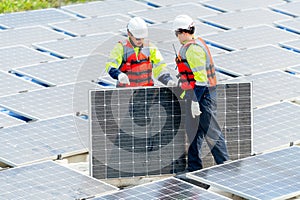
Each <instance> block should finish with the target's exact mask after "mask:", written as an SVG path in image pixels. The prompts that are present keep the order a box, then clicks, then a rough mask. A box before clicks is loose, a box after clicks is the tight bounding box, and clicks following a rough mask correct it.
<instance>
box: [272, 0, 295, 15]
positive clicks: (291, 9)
mask: <svg viewBox="0 0 300 200" xmlns="http://www.w3.org/2000/svg"><path fill="white" fill-rule="evenodd" d="M270 7H271V8H272V9H274V10H275V11H278V12H281V13H284V14H287V15H291V16H293V17H299V16H300V2H297V1H295V2H290V3H285V4H279V5H274V6H270Z"/></svg>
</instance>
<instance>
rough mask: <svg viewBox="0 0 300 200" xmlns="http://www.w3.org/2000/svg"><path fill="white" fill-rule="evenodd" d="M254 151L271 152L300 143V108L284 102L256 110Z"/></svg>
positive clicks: (254, 117) (254, 116)
mask: <svg viewBox="0 0 300 200" xmlns="http://www.w3.org/2000/svg"><path fill="white" fill-rule="evenodd" d="M253 119H254V125H253V126H254V129H253V150H254V152H256V153H261V152H264V151H269V150H271V149H274V148H278V147H280V146H283V145H286V146H288V145H289V144H290V143H291V142H294V143H296V142H297V141H300V134H299V130H300V124H299V121H300V106H299V105H297V104H293V103H289V102H282V103H279V104H275V105H271V106H268V107H264V108H260V109H255V110H254V115H253Z"/></svg>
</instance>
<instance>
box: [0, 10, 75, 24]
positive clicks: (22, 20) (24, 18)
mask: <svg viewBox="0 0 300 200" xmlns="http://www.w3.org/2000/svg"><path fill="white" fill-rule="evenodd" d="M72 19H78V18H77V17H75V16H72V15H69V14H68V13H66V12H62V11H61V10H59V9H54V8H49V9H43V10H32V11H24V12H15V13H8V14H5V15H1V16H0V24H3V25H5V26H7V27H10V28H18V27H25V26H36V25H47V24H48V23H51V22H59V21H67V20H72Z"/></svg>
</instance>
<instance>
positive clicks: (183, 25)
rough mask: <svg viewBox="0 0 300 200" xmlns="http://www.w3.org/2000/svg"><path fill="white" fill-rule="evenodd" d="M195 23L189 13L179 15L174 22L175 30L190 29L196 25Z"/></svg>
mask: <svg viewBox="0 0 300 200" xmlns="http://www.w3.org/2000/svg"><path fill="white" fill-rule="evenodd" d="M194 26H195V23H194V21H193V19H192V18H191V17H189V16H188V15H178V16H177V17H176V18H175V20H174V22H173V30H174V31H176V30H179V29H184V30H190V28H191V27H194Z"/></svg>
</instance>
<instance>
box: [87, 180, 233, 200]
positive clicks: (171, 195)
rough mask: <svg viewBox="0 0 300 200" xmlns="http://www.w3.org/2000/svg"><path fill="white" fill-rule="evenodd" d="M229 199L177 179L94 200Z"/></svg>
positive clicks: (102, 196)
mask: <svg viewBox="0 0 300 200" xmlns="http://www.w3.org/2000/svg"><path fill="white" fill-rule="evenodd" d="M119 198H122V199H124V200H125V199H128V200H132V199H136V200H137V199H156V198H159V199H203V200H211V199H219V200H222V199H224V200H225V199H229V198H227V197H224V196H221V195H219V194H217V193H213V192H211V191H208V190H204V189H202V188H200V187H197V186H195V185H192V184H190V183H188V182H185V181H182V180H180V179H176V178H173V177H171V178H164V179H162V180H158V181H153V182H151V183H146V184H143V185H140V186H135V187H132V188H128V189H123V190H120V191H118V192H113V193H112V194H108V195H101V196H99V197H96V198H93V200H104V199H107V200H110V199H119Z"/></svg>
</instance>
